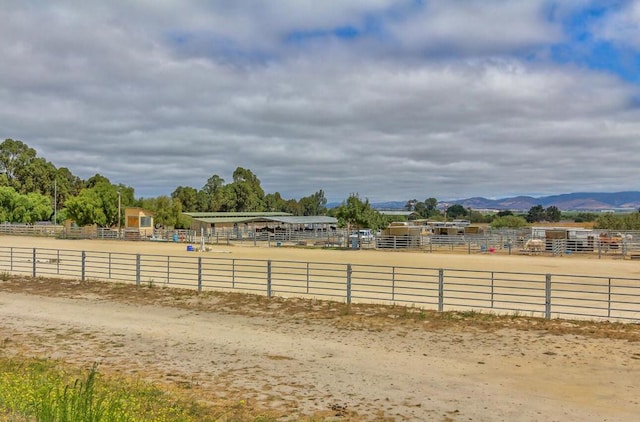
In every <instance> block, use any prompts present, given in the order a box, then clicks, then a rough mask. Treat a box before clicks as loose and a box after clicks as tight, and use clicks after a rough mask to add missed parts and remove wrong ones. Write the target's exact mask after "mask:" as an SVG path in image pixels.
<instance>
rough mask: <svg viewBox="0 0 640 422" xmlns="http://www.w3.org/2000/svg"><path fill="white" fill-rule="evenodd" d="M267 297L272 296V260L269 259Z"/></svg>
mask: <svg viewBox="0 0 640 422" xmlns="http://www.w3.org/2000/svg"><path fill="white" fill-rule="evenodd" d="M267 297H271V260H268V261H267Z"/></svg>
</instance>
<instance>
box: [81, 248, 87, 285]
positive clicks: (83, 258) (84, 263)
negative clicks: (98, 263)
mask: <svg viewBox="0 0 640 422" xmlns="http://www.w3.org/2000/svg"><path fill="white" fill-rule="evenodd" d="M86 268H87V253H86V252H85V251H82V255H81V258H80V273H81V275H80V281H84V278H85V274H86Z"/></svg>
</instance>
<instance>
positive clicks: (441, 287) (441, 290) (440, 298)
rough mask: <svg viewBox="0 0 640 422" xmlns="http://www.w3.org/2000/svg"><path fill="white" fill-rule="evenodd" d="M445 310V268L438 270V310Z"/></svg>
mask: <svg viewBox="0 0 640 422" xmlns="http://www.w3.org/2000/svg"><path fill="white" fill-rule="evenodd" d="M442 311H444V269H442V268H440V269H439V270H438V312H442Z"/></svg>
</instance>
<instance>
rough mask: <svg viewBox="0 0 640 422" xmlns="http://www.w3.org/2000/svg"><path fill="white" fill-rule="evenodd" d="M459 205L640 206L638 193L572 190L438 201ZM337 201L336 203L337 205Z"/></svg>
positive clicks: (388, 206) (383, 205) (395, 205)
mask: <svg viewBox="0 0 640 422" xmlns="http://www.w3.org/2000/svg"><path fill="white" fill-rule="evenodd" d="M455 204H460V205H462V206H463V207H465V208H471V209H475V210H512V211H528V210H529V209H531V207H535V206H536V205H542V206H543V207H545V208H547V207H550V206H556V207H557V208H558V209H559V210H561V211H604V210H633V209H636V210H638V209H640V192H639V191H631V192H613V193H603V192H575V193H566V194H561V195H551V196H541V197H538V198H534V197H532V196H514V197H511V198H502V199H487V198H481V197H473V198H467V199H456V200H449V201H439V205H441V206H443V205H446V206H450V205H455ZM338 205H339V204H337V205H336V206H338ZM405 205H406V202H401V201H391V202H379V203H372V204H371V206H372V207H373V208H375V209H379V210H381V209H385V210H403V209H404V208H405Z"/></svg>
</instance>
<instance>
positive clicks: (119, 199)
mask: <svg viewBox="0 0 640 422" xmlns="http://www.w3.org/2000/svg"><path fill="white" fill-rule="evenodd" d="M121 202H122V194H121V192H120V189H118V239H120V217H121V216H122V213H121V212H120V205H121Z"/></svg>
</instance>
